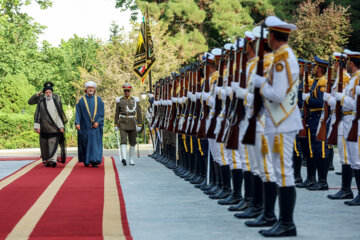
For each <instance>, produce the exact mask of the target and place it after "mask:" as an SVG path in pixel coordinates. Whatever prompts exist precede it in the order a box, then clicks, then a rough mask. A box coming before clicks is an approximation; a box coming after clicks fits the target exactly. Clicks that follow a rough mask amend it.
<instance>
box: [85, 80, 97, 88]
mask: <svg viewBox="0 0 360 240" xmlns="http://www.w3.org/2000/svg"><path fill="white" fill-rule="evenodd" d="M87 87H94V88H96V83H95V82H93V81H88V82H87V83H85V88H87Z"/></svg>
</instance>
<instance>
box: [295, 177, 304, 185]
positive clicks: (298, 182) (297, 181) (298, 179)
mask: <svg viewBox="0 0 360 240" xmlns="http://www.w3.org/2000/svg"><path fill="white" fill-rule="evenodd" d="M302 182H303V180H302V177H295V184H300V183H302Z"/></svg>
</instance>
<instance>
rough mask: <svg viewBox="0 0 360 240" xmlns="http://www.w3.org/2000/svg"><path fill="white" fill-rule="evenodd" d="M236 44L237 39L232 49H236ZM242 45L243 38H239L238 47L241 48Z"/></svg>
mask: <svg viewBox="0 0 360 240" xmlns="http://www.w3.org/2000/svg"><path fill="white" fill-rule="evenodd" d="M236 45H237V39H236V40H235V42H234V49H236ZM243 47H244V39H243V38H239V48H243Z"/></svg>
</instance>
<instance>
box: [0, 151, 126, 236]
mask: <svg viewBox="0 0 360 240" xmlns="http://www.w3.org/2000/svg"><path fill="white" fill-rule="evenodd" d="M39 162H40V161H39ZM24 168H25V167H24ZM24 168H23V169H24ZM21 171H22V170H19V171H18V174H19V173H21ZM8 181H9V180H8ZM1 184H3V185H4V183H3V180H2V181H0V203H1V204H0V212H1V213H2V214H1V215H0V239H5V238H8V239H17V238H22V239H66V240H69V239H110V238H111V239H132V237H131V234H130V229H129V225H128V221H127V217H126V208H125V202H124V198H123V195H122V191H121V187H120V181H119V177H118V175H117V170H116V167H115V164H114V160H113V159H110V158H105V160H104V162H103V164H101V165H99V167H98V168H91V167H89V168H85V167H84V165H83V164H81V163H77V159H73V160H72V161H67V164H66V165H63V164H58V167H56V168H45V167H44V166H43V165H42V164H38V165H36V166H35V167H33V168H32V169H31V170H30V171H28V172H26V173H25V174H23V175H22V176H20V177H19V178H17V179H15V180H14V181H13V182H11V183H9V184H8V185H7V186H5V187H3V188H2V189H1Z"/></svg>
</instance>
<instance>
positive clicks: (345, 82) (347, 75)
mask: <svg viewBox="0 0 360 240" xmlns="http://www.w3.org/2000/svg"><path fill="white" fill-rule="evenodd" d="M349 81H350V76H349V74H347V73H344V74H343V84H344V86H346V85H348V84H349Z"/></svg>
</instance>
